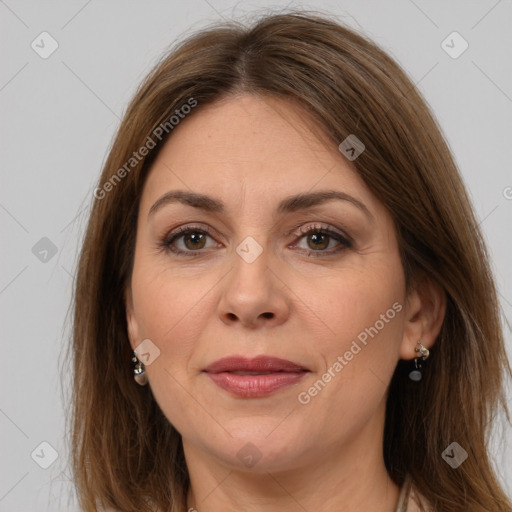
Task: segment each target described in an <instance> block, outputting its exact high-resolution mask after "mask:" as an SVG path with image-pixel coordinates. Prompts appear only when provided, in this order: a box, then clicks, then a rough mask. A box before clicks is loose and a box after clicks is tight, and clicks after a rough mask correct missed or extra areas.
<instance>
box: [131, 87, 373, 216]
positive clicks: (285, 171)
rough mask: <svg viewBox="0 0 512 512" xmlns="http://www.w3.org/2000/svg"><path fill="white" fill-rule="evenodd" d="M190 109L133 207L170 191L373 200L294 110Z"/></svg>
mask: <svg viewBox="0 0 512 512" xmlns="http://www.w3.org/2000/svg"><path fill="white" fill-rule="evenodd" d="M200 107H201V106H200V105H198V107H197V110H196V111H195V112H194V113H193V114H192V115H190V116H189V117H187V118H185V119H184V120H182V121H181V122H180V124H179V125H178V126H177V127H175V128H174V130H173V132H172V134H171V136H170V137H169V139H168V140H167V142H166V143H165V145H164V146H163V148H162V149H161V150H160V153H159V155H158V156H157V158H156V160H155V162H154V163H153V165H152V168H151V170H150V173H149V175H148V177H147V180H146V185H145V190H144V194H143V198H142V204H141V208H143V209H144V208H145V209H149V207H150V206H151V205H150V202H152V201H155V200H156V199H157V198H158V197H159V196H160V195H161V194H162V193H165V192H166V191H168V190H170V189H173V188H174V189H176V188H179V189H182V190H186V189H188V190H190V191H194V192H200V193H203V194H210V195H215V196H217V197H223V198H224V202H226V203H230V202H231V203H233V202H236V201H237V199H240V198H241V197H242V195H243V197H244V201H245V202H246V201H251V199H252V200H254V201H255V204H256V203H257V204H259V205H263V204H264V203H269V202H274V201H276V202H277V201H279V200H280V199H281V198H282V197H283V196H284V195H291V194H296V193H303V192H307V191H314V190H315V188H321V189H327V188H330V189H338V190H341V191H344V192H347V193H352V194H355V195H358V197H359V198H360V199H361V200H366V201H367V202H368V201H369V202H375V198H373V197H372V195H371V193H370V191H369V190H368V189H367V187H366V186H365V184H364V182H363V181H362V180H361V178H360V177H359V176H358V174H357V173H356V172H355V170H354V168H353V167H352V164H351V163H350V162H349V161H348V160H346V159H345V158H344V157H343V156H342V155H341V154H340V153H339V151H338V149H337V146H336V145H335V144H333V143H332V142H331V143H328V141H327V139H326V137H325V136H324V137H320V136H319V135H321V128H320V127H319V126H318V124H315V123H314V121H313V120H312V119H311V117H310V116H307V115H306V114H305V112H304V111H303V110H302V109H300V108H299V107H297V106H296V105H294V104H292V103H290V102H287V101H284V100H282V99H276V98H272V97H259V96H253V95H242V96H239V97H234V98H229V99H224V100H222V101H219V102H217V103H214V104H211V105H208V106H205V107H204V108H203V109H201V108H200Z"/></svg>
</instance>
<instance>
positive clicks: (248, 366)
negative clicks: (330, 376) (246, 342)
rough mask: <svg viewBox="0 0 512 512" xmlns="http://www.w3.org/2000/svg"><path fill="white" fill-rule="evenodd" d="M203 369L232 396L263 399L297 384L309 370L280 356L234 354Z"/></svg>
mask: <svg viewBox="0 0 512 512" xmlns="http://www.w3.org/2000/svg"><path fill="white" fill-rule="evenodd" d="M203 372H204V373H206V375H207V376H208V377H209V378H210V379H211V380H212V381H213V382H214V383H215V384H216V385H217V386H219V387H220V388H221V389H223V390H224V391H227V392H228V393H230V394H231V395H233V396H237V397H240V398H262V397H265V396H269V395H271V394H273V393H275V392H277V391H279V390H281V389H283V388H286V387H288V386H291V385H293V384H295V383H297V382H298V381H299V380H301V379H302V378H303V377H304V375H305V374H306V373H308V372H309V370H308V369H307V368H305V367H304V366H302V365H299V364H297V363H294V362H292V361H288V360H286V359H280V358H277V357H269V356H258V357H255V358H253V359H247V358H244V357H237V356H235V357H226V358H223V359H219V360H218V361H215V362H214V363H212V364H210V365H209V366H208V367H207V368H205V369H204V370H203Z"/></svg>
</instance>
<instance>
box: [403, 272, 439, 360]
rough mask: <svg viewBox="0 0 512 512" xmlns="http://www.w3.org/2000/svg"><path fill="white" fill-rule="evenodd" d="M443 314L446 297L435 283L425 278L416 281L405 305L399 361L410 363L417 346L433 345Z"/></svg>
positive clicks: (416, 354)
mask: <svg viewBox="0 0 512 512" xmlns="http://www.w3.org/2000/svg"><path fill="white" fill-rule="evenodd" d="M445 312H446V294H445V292H444V290H443V289H442V288H441V286H439V285H438V284H437V283H436V282H434V281H433V280H432V279H430V278H428V277H423V278H421V279H419V280H417V281H416V283H415V284H414V285H413V286H412V288H411V291H410V293H409V294H408V296H407V300H406V304H405V313H404V315H405V316H404V318H405V326H404V335H403V338H402V345H401V347H400V358H401V359H406V360H407V359H414V358H415V357H417V356H418V353H417V352H416V351H415V349H416V348H417V346H418V345H417V344H418V342H421V343H422V344H423V345H424V346H425V347H427V348H430V347H432V346H433V345H434V343H435V341H436V338H437V336H438V335H439V332H440V331H441V326H442V324H443V320H444V316H445Z"/></svg>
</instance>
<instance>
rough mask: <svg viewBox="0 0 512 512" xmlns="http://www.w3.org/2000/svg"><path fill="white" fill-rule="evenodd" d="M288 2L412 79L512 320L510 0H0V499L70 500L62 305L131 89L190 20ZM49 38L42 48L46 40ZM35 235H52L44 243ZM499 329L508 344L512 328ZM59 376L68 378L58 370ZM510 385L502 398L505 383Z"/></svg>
mask: <svg viewBox="0 0 512 512" xmlns="http://www.w3.org/2000/svg"><path fill="white" fill-rule="evenodd" d="M286 5H288V6H291V7H301V6H306V7H310V8H314V9H320V10H323V11H327V12H331V13H333V14H336V15H337V16H339V17H340V19H344V20H345V21H346V23H348V24H349V25H351V26H353V27H355V28H357V29H358V30H361V31H363V32H364V33H366V34H367V35H369V36H370V37H371V38H373V39H374V40H375V41H376V42H377V43H378V44H380V45H381V46H382V47H383V48H384V49H386V50H387V51H388V52H389V53H390V54H391V55H393V56H394V57H395V58H396V59H397V60H398V61H399V62H400V63H401V64H402V66H403V67H404V68H405V70H406V71H407V72H408V73H409V75H410V76H411V77H412V79H413V81H414V82H415V83H416V84H417V86H418V88H419V89H420V91H421V92H422V93H423V94H424V96H425V97H426V99H427V101H428V102H429V104H430V105H431V107H432V109H433V110H434V112H435V114H436V115H437V117H438V119H439V122H440V124H441V126H442V127H443V130H444V133H445V135H446V138H447V140H448V142H449V144H450V146H451V148H452V150H453V152H454V155H455V158H456V160H457V163H458V165H459V167H460V169H461V173H462V175H463V177H464V180H465V182H466V184H467V187H468V189H469V191H470V195H471V197H472V199H473V201H474V206H475V209H476V212H477V215H478V218H479V219H480V221H481V226H482V228H483V231H484V234H485V237H486V239H487V241H488V244H489V249H490V253H491V256H492V261H493V266H494V270H495V273H496V280H497V285H498V287H499V291H500V298H501V301H502V307H503V313H504V315H503V316H504V319H505V317H508V319H509V320H510V318H511V314H512V286H511V285H512V270H511V265H510V253H511V251H510V249H511V238H510V224H511V220H512V188H511V187H512V175H511V172H510V169H511V161H512V144H511V143H512V139H511V135H512V116H511V113H512V72H511V71H512V69H511V68H512V59H511V58H510V57H511V51H510V49H511V48H512V31H510V26H511V14H512V5H511V2H510V1H506V0H501V1H496V0H482V1H472V2H470V1H451V2H446V1H441V0H437V1H426V0H414V1H412V0H400V1H393V2H391V1H390V0H388V1H355V0H354V1H348V0H338V1H328V0H322V1H321V2H317V3H309V4H307V5H306V4H300V3H293V2H292V3H290V2H288V3H286V2H277V3H272V4H271V3H268V2H264V1H262V2H259V3H258V2H244V1H241V2H232V1H229V0H222V1H221V0H191V1H189V2H187V3H186V4H185V3H179V2H176V1H174V2H163V1H154V0H153V1H147V2H142V1H139V2H135V1H120V0H115V1H114V0H112V1H109V2H105V1H103V2H102V1H100V0H89V1H84V0H79V1H75V0H73V1H66V2H64V1H60V2H57V1H46V2H36V1H32V2H28V1H25V2H20V1H18V2H16V1H15V0H5V1H1V0H0V16H1V18H0V38H1V43H2V47H3V48H4V52H3V55H4V57H3V59H2V65H1V69H0V105H1V109H2V115H1V118H0V119H1V124H2V139H1V159H2V160H1V161H2V167H1V169H2V188H1V194H0V225H1V229H2V247H3V249H2V264H1V267H0V268H1V271H0V272H1V274H0V304H1V307H2V323H1V335H2V359H1V361H2V366H1V372H0V385H1V390H2V392H1V399H0V431H1V439H2V444H1V454H0V459H1V469H0V511H9V512H14V511H29V510H38V511H46V510H47V511H57V510H74V508H73V505H72V504H68V500H69V499H70V498H69V497H70V496H71V494H72V485H71V484H70V478H69V475H70V472H69V469H68V468H67V462H66V448H65V443H64V434H65V428H66V427H65V417H66V410H67V406H66V405H65V401H64V400H63V398H62V392H61V382H60V371H61V370H60V364H61V361H62V350H63V347H65V344H66V337H67V331H66V328H65V325H66V313H67V309H68V306H69V300H70V291H71V286H72V282H73V272H74V268H75V267H74V266H75V262H76V255H77V250H78V240H79V237H80V235H81V233H82V232H83V228H84V225H85V221H86V212H87V206H88V205H89V204H90V202H91V200H92V190H93V188H94V185H95V181H96V179H97V177H98V175H99V173H100V169H101V167H102V163H103V162H104V159H105V156H106V153H107V150H108V148H109V146H110V144H111V140H112V137H113V135H114V133H115V130H116V129H117V127H118V125H119V118H120V116H121V114H122V113H123V111H124V109H125V108H126V105H127V103H128V101H129V99H130V98H131V96H132V94H133V93H134V91H135V88H136V87H137V85H138V84H139V82H140V80H141V79H142V78H143V77H144V75H145V74H146V73H147V72H148V71H149V70H150V69H151V67H152V65H153V64H154V63H155V62H156V59H157V58H158V57H159V56H160V55H161V53H162V52H163V51H164V50H165V49H166V48H168V47H169V45H170V44H171V43H172V42H173V41H174V40H176V39H178V38H181V37H182V36H183V35H185V34H186V33H188V32H189V31H191V30H196V29H199V28H200V27H202V26H205V25H206V24H208V23H210V22H213V21H216V20H219V19H220V18H232V17H241V16H244V15H246V14H247V13H250V12H253V11H255V10H261V9H264V10H268V9H270V8H272V7H285V6H286ZM43 31H47V32H48V33H49V34H51V36H52V37H53V38H54V39H55V40H56V41H57V43H58V45H59V46H58V49H57V50H56V51H55V52H54V53H53V54H52V55H50V56H49V57H48V58H46V59H43V58H41V57H40V55H39V54H38V53H36V51H34V50H33V49H32V47H31V43H32V41H34V40H35V43H34V44H39V46H40V47H42V46H43V43H41V38H40V37H38V36H39V34H41V32H43ZM453 31H457V32H459V33H460V34H461V35H462V37H463V38H464V39H465V40H466V41H467V42H468V44H469V48H468V49H467V51H465V52H464V53H463V54H462V55H460V56H459V57H458V58H456V59H454V58H452V57H450V56H449V55H448V54H447V53H446V52H445V51H444V49H443V48H442V46H441V43H442V41H443V40H444V39H445V38H446V37H447V36H448V35H449V34H451V33H452V32H453ZM449 44H451V43H449ZM453 44H454V45H455V49H457V48H460V45H459V43H458V42H456V43H453ZM44 48H45V51H47V50H48V49H49V48H50V41H49V40H48V39H46V40H45V43H44ZM40 51H42V48H40ZM84 207H85V210H84V209H83V208H84ZM84 212H85V213H84ZM507 233H509V234H508V235H507ZM44 237H47V238H48V239H49V240H50V241H51V243H49V242H48V241H47V240H44V241H42V242H39V241H40V240H41V239H42V238H44ZM38 242H39V245H37V246H36V249H34V250H33V247H34V246H35V245H36V244H37V243H38ZM53 246H54V251H56V253H55V255H53V254H52V247H53ZM45 250H47V251H48V252H47V253H45V252H44V251H45ZM45 259H46V261H45ZM506 336H507V346H508V351H509V353H510V352H511V349H512V340H511V333H510V328H509V327H506ZM63 373H64V375H63V378H64V387H65V383H66V381H67V379H68V377H69V375H68V373H67V372H66V371H64V372H63ZM508 396H509V402H510V397H511V396H512V394H511V393H510V388H509V394H508ZM43 441H46V442H47V443H49V444H50V445H51V446H52V447H54V448H55V450H56V451H57V453H58V458H57V459H56V461H55V462H54V463H53V464H52V465H51V466H50V467H49V468H48V469H43V468H41V467H40V464H43V465H44V464H45V463H49V462H51V455H52V454H51V449H49V448H48V447H47V446H42V447H40V443H41V442H43ZM511 445H512V431H511V428H510V426H507V425H502V426H501V428H499V429H498V430H497V431H496V435H495V436H494V437H493V444H492V451H493V454H494V460H495V461H496V467H497V470H498V472H499V474H500V477H501V479H502V481H503V482H504V484H505V486H506V488H507V491H508V492H509V494H512V486H511V485H510V484H507V483H508V482H512V448H511ZM464 448H465V449H466V450H467V451H470V450H471V447H464ZM34 450H36V451H35V452H34V455H33V458H32V457H31V454H32V453H33V451H34Z"/></svg>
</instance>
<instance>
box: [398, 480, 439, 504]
mask: <svg viewBox="0 0 512 512" xmlns="http://www.w3.org/2000/svg"><path fill="white" fill-rule="evenodd" d="M433 510H434V509H433V508H432V506H431V505H430V503H429V502H428V501H427V500H426V498H425V497H424V496H423V495H421V494H420V493H419V492H418V490H417V489H416V488H415V486H414V484H413V482H412V480H411V479H410V478H409V477H407V478H406V479H405V481H404V483H403V485H402V488H401V491H400V497H399V499H398V506H397V508H396V512H433Z"/></svg>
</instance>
